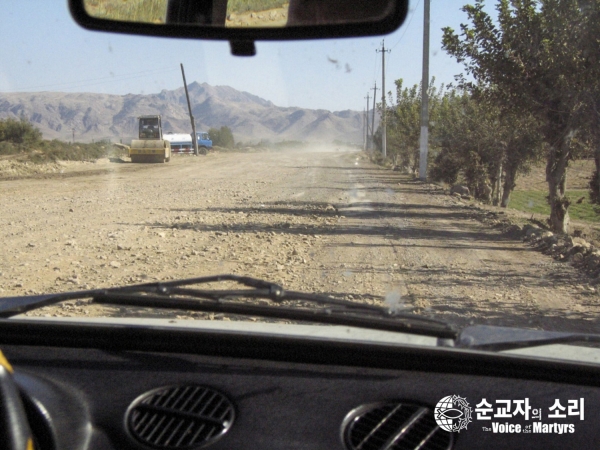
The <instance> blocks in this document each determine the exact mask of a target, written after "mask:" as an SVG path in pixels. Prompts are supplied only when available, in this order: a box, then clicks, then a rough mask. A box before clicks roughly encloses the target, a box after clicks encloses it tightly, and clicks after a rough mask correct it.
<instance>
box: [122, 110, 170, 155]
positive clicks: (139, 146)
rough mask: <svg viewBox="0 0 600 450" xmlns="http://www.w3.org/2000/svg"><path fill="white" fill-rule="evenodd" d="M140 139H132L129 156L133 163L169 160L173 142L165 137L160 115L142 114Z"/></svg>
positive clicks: (140, 118)
mask: <svg viewBox="0 0 600 450" xmlns="http://www.w3.org/2000/svg"><path fill="white" fill-rule="evenodd" d="M138 119H139V139H134V140H132V141H131V146H130V148H129V157H130V158H131V162H132V163H141V162H169V161H170V160H171V143H170V142H169V141H168V140H165V139H163V134H162V125H161V121H160V116H140V117H138Z"/></svg>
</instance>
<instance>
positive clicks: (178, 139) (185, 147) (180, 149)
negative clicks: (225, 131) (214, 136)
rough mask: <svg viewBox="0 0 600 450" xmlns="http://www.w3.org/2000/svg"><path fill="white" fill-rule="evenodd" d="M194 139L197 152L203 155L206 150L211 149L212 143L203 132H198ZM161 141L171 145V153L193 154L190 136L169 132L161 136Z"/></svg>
mask: <svg viewBox="0 0 600 450" xmlns="http://www.w3.org/2000/svg"><path fill="white" fill-rule="evenodd" d="M196 137H197V139H198V152H199V153H200V154H202V155H205V154H206V153H207V152H208V150H210V149H212V141H211V140H210V139H209V137H208V133H207V132H205V131H198V132H197V133H196ZM163 139H164V140H166V141H169V142H170V143H171V151H172V152H173V153H194V146H193V145H192V135H191V134H182V133H173V132H171V131H169V132H168V133H165V134H163Z"/></svg>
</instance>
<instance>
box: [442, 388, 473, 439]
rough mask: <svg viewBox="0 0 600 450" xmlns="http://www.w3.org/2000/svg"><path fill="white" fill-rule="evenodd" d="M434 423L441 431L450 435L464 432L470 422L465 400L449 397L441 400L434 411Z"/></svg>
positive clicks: (454, 396)
mask: <svg viewBox="0 0 600 450" xmlns="http://www.w3.org/2000/svg"><path fill="white" fill-rule="evenodd" d="M434 416H435V421H436V422H437V424H438V425H439V427H440V428H441V429H442V430H446V431H448V432H450V433H454V432H460V430H465V429H466V428H467V425H469V423H470V422H472V420H471V407H470V406H469V404H468V403H467V399H466V398H462V397H460V396H458V395H449V396H448V397H444V398H443V399H441V400H440V401H439V402H438V403H437V405H435V409H434Z"/></svg>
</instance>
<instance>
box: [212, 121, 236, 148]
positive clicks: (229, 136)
mask: <svg viewBox="0 0 600 450" xmlns="http://www.w3.org/2000/svg"><path fill="white" fill-rule="evenodd" d="M208 137H209V138H210V140H211V141H212V143H213V146H214V147H223V148H234V147H235V140H234V139H233V133H232V132H231V129H230V128H229V127H226V126H222V127H221V128H209V130H208Z"/></svg>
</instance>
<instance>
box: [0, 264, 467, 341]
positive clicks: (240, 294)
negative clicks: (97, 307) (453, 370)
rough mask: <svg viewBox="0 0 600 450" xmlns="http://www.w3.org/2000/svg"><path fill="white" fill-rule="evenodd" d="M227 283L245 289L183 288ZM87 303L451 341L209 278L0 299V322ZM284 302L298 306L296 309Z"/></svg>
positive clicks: (380, 310)
mask: <svg viewBox="0 0 600 450" xmlns="http://www.w3.org/2000/svg"><path fill="white" fill-rule="evenodd" d="M222 281H233V282H237V283H239V284H242V285H244V286H247V287H249V288H251V289H221V290H212V289H206V290H204V289H197V288H190V287H187V286H190V285H198V284H206V283H214V282H222ZM78 298H91V299H92V302H93V303H97V304H104V305H109V304H112V305H120V306H134V307H148V308H164V309H175V310H189V311H200V312H217V313H225V314H238V315H244V316H260V317H268V318H276V319H283V320H292V321H309V322H317V323H324V324H335V325H345V326H354V327H361V328H369V329H376V330H382V331H394V332H404V333H410V334H419V335H426V336H434V337H438V338H440V339H455V338H456V337H457V335H458V331H457V330H456V329H454V328H453V327H452V326H451V325H449V324H447V323H445V322H443V321H440V320H435V319H430V318H426V317H422V316H419V315H416V314H394V313H392V312H390V310H389V309H388V308H384V307H380V306H375V305H368V304H363V303H358V302H353V301H349V300H344V299H340V298H334V297H331V296H328V295H321V294H310V293H305V292H296V291H286V290H284V289H283V287H282V286H280V285H278V284H276V283H271V282H269V281H265V280H260V279H257V278H252V277H245V276H239V275H231V274H226V275H215V276H208V277H199V278H190V279H184V280H176V281H167V282H152V283H143V284H137V285H132V286H123V287H117V288H109V289H95V290H89V291H80V292H67V293H62V294H49V295H42V296H28V297H13V298H5V299H0V317H10V316H14V315H16V314H22V313H23V312H26V311H30V310H32V309H36V308H39V307H42V306H48V305H50V304H53V303H58V302H61V301H64V300H72V299H78ZM241 299H262V300H270V301H271V302H272V303H273V304H268V305H264V304H252V303H247V302H241V301H239V300H241ZM284 302H301V303H302V307H298V306H294V307H290V306H286V305H285V304H284Z"/></svg>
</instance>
